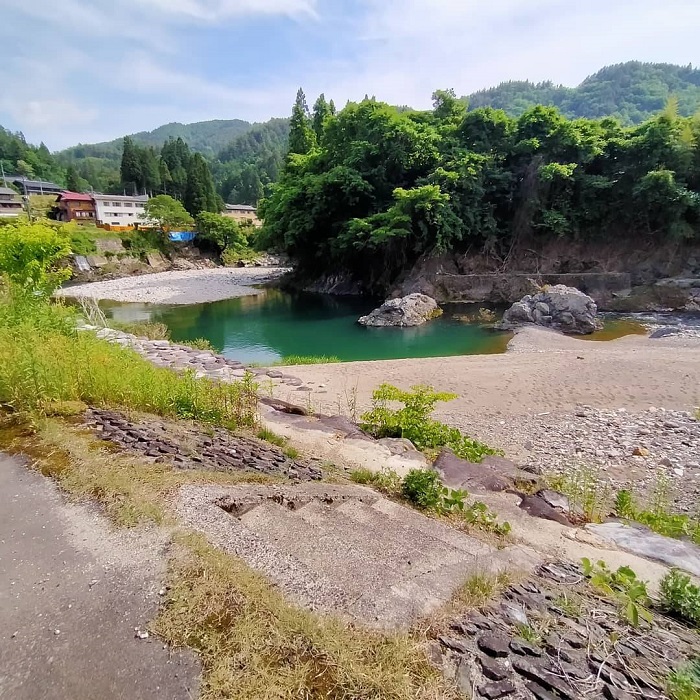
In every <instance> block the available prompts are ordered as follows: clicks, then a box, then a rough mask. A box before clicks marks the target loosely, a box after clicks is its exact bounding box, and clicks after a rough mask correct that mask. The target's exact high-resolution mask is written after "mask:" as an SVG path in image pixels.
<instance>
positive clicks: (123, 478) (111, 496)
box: [0, 418, 276, 527]
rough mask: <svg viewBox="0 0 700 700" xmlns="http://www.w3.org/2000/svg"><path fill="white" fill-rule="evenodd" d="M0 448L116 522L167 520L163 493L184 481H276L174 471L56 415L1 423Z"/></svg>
mask: <svg viewBox="0 0 700 700" xmlns="http://www.w3.org/2000/svg"><path fill="white" fill-rule="evenodd" d="M0 448H2V449H3V450H6V451H8V452H21V453H22V454H25V455H27V456H29V457H30V458H31V459H32V461H33V464H34V467H35V468H36V469H38V470H39V471H41V473H42V474H43V475H44V476H49V477H51V478H53V479H55V480H56V482H57V483H58V485H59V486H60V487H61V489H63V490H64V491H65V492H66V493H68V494H69V495H70V496H71V497H72V498H74V499H77V500H86V499H93V500H95V501H97V502H98V503H99V504H100V505H101V506H102V507H103V508H104V510H105V513H106V514H107V516H108V517H109V518H110V519H111V520H112V521H113V522H114V523H116V524H117V525H121V526H125V527H133V526H135V525H138V524H141V523H148V522H151V523H156V524H163V523H166V522H168V520H169V519H168V516H167V497H168V495H169V494H171V493H173V492H174V491H175V490H176V489H178V488H179V487H180V486H182V485H184V484H192V483H216V484H237V483H241V482H254V483H275V481H276V480H275V479H273V478H272V477H267V476H265V475H262V474H255V473H252V472H238V473H230V472H228V473H224V472H208V471H189V470H177V469H173V468H172V467H171V466H169V465H168V464H165V463H159V464H158V463H152V462H148V461H146V460H143V459H139V458H137V457H131V456H128V455H125V454H123V453H118V452H115V450H114V449H111V448H110V447H109V446H108V445H107V444H106V443H104V442H102V441H100V440H96V439H95V438H94V437H93V436H92V435H91V434H90V433H88V432H86V431H85V430H84V429H81V428H80V427H78V426H71V425H70V424H68V423H66V422H65V421H61V420H58V419H55V418H45V419H44V418H36V419H34V420H27V421H23V422H21V423H20V422H18V421H17V420H9V419H6V420H5V421H4V422H3V423H0Z"/></svg>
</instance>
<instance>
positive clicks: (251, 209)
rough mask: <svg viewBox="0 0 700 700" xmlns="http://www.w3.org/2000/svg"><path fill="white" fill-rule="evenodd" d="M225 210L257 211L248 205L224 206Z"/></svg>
mask: <svg viewBox="0 0 700 700" xmlns="http://www.w3.org/2000/svg"><path fill="white" fill-rule="evenodd" d="M226 210H227V211H250V212H254V211H257V209H256V208H255V207H253V206H251V205H250V204H227V205H226Z"/></svg>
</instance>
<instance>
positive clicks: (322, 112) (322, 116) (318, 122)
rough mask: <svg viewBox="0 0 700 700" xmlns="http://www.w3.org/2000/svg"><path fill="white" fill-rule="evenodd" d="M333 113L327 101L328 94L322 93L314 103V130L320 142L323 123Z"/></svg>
mask: <svg viewBox="0 0 700 700" xmlns="http://www.w3.org/2000/svg"><path fill="white" fill-rule="evenodd" d="M332 114H333V112H331V106H330V105H329V104H328V102H326V96H325V95H324V94H323V93H321V94H320V95H319V96H318V99H317V100H316V102H315V103H314V112H313V117H312V120H311V121H312V125H313V129H314V132H315V134H316V141H317V142H318V143H320V142H321V136H322V135H323V125H324V123H325V121H326V119H328V117H330V116H331V115H332Z"/></svg>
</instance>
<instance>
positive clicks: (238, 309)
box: [101, 289, 512, 364]
mask: <svg viewBox="0 0 700 700" xmlns="http://www.w3.org/2000/svg"><path fill="white" fill-rule="evenodd" d="M379 303H381V301H380V300H377V299H368V298H366V297H364V298H360V297H336V296H330V295H323V294H288V293H286V292H281V291H279V290H276V289H269V290H264V291H263V292H262V293H261V294H258V295H255V296H247V297H240V298H238V299H227V300H225V301H218V302H213V303H209V304H192V305H188V306H166V305H158V304H121V303H115V302H104V304H102V305H101V306H103V308H104V310H105V313H106V315H107V317H108V318H114V319H116V320H118V321H122V322H132V321H157V322H161V323H165V324H166V325H167V326H168V328H169V329H170V333H171V336H172V339H173V340H174V341H180V340H194V339H195V338H206V339H207V340H208V341H209V342H210V343H211V344H212V345H213V346H214V347H215V348H216V349H217V350H218V351H219V352H222V353H223V354H224V355H225V356H227V357H231V358H235V359H237V360H240V361H241V362H245V363H260V364H269V363H272V362H275V361H278V360H280V359H281V358H283V357H285V356H288V355H328V356H331V355H335V356H336V357H338V358H340V359H341V360H343V361H348V360H387V359H396V358H403V357H439V356H448V355H472V354H485V353H497V352H503V351H504V350H505V347H506V345H507V343H508V340H509V339H510V338H511V337H512V334H510V333H497V332H494V331H492V330H489V329H486V328H483V327H481V326H480V325H479V324H477V323H468V322H465V320H464V315H465V314H469V313H470V312H475V311H477V310H478V308H479V305H478V304H476V305H473V306H472V305H469V306H467V305H464V304H462V305H459V306H456V307H450V306H449V305H448V306H447V307H446V308H445V314H444V315H443V316H442V317H440V318H438V319H435V320H433V321H430V322H428V323H426V324H425V325H423V326H419V327H417V328H364V327H362V326H360V325H359V324H358V323H357V319H358V318H359V317H360V316H362V315H363V314H366V313H368V312H369V311H371V310H372V309H373V308H375V307H376V306H377V305H378V304H379Z"/></svg>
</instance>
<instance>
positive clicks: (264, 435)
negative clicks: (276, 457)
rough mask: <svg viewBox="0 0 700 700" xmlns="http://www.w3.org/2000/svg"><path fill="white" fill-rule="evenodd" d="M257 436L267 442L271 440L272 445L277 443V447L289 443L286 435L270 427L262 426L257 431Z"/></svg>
mask: <svg viewBox="0 0 700 700" xmlns="http://www.w3.org/2000/svg"><path fill="white" fill-rule="evenodd" d="M257 437H258V439H259V440H265V442H269V443H270V444H272V445H277V447H284V446H285V445H286V444H287V438H286V437H284V436H283V435H278V434H277V433H275V432H273V431H272V430H269V429H268V428H260V430H258V432H257Z"/></svg>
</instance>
